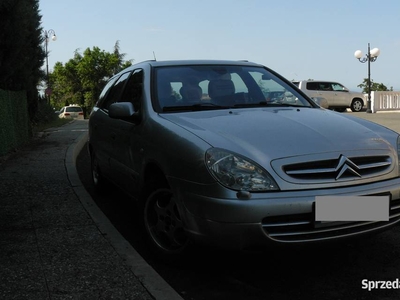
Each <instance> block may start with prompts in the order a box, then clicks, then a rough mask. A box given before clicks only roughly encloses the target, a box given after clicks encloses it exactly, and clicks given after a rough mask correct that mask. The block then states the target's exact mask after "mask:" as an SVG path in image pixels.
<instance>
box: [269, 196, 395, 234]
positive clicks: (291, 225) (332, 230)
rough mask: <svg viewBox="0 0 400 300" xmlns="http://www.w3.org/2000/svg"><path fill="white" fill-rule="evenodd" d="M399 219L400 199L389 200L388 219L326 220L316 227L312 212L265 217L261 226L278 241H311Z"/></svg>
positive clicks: (368, 229)
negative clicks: (362, 220)
mask: <svg viewBox="0 0 400 300" xmlns="http://www.w3.org/2000/svg"><path fill="white" fill-rule="evenodd" d="M398 221H400V199H396V200H392V201H390V212H389V221H379V222H376V221H372V222H327V223H324V225H323V226H321V227H318V226H316V225H315V224H314V223H315V222H314V214H313V213H307V214H297V215H287V216H274V217H265V218H264V219H263V220H262V227H263V230H264V231H265V233H266V234H267V235H268V236H269V237H270V238H271V239H273V240H276V241H279V242H311V241H319V240H328V239H333V238H339V237H346V236H350V235H354V234H357V233H362V232H368V231H372V230H377V229H379V228H384V227H387V226H390V225H393V224H395V223H397V222H398Z"/></svg>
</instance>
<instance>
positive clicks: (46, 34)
mask: <svg viewBox="0 0 400 300" xmlns="http://www.w3.org/2000/svg"><path fill="white" fill-rule="evenodd" d="M43 33H44V45H45V46H44V47H45V54H46V81H47V82H46V85H47V86H46V90H45V95H46V96H47V97H48V102H49V104H50V95H51V87H50V79H49V51H48V44H49V37H50V36H51V39H52V40H53V41H56V40H57V36H56V32H55V31H54V30H53V29H50V30H44V31H43Z"/></svg>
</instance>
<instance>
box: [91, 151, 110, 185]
mask: <svg viewBox="0 0 400 300" xmlns="http://www.w3.org/2000/svg"><path fill="white" fill-rule="evenodd" d="M90 169H91V173H92V183H93V186H94V188H95V190H96V192H104V191H106V190H107V188H108V182H107V180H106V179H105V178H104V177H103V175H102V174H101V170H100V167H99V163H98V161H97V158H96V155H95V153H94V152H93V151H92V152H91V153H90Z"/></svg>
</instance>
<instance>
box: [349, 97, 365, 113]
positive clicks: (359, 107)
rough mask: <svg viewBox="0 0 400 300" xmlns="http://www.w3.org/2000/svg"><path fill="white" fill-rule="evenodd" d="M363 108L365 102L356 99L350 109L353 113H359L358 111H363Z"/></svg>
mask: <svg viewBox="0 0 400 300" xmlns="http://www.w3.org/2000/svg"><path fill="white" fill-rule="evenodd" d="M363 106H364V102H363V101H362V100H361V99H354V100H353V101H352V102H351V106H350V108H351V111H352V112H358V111H361V110H362V108H363Z"/></svg>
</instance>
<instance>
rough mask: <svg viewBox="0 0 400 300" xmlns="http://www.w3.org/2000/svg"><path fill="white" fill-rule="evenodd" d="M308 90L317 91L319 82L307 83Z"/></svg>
mask: <svg viewBox="0 0 400 300" xmlns="http://www.w3.org/2000/svg"><path fill="white" fill-rule="evenodd" d="M306 88H307V90H310V91H317V90H318V89H319V84H318V82H314V81H312V82H307V86H306Z"/></svg>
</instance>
